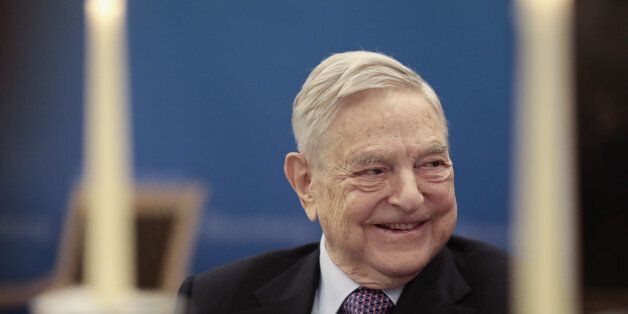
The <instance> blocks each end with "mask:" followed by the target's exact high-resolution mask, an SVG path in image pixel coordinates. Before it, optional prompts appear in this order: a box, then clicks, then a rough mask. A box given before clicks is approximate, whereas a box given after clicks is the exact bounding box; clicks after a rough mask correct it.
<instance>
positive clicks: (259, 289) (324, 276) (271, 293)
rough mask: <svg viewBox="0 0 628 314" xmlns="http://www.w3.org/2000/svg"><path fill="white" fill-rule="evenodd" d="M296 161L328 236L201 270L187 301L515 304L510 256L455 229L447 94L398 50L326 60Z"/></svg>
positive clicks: (441, 308)
mask: <svg viewBox="0 0 628 314" xmlns="http://www.w3.org/2000/svg"><path fill="white" fill-rule="evenodd" d="M292 125H293V129H294V134H295V137H296V141H297V144H298V148H299V152H293V153H289V154H288V155H287V156H286V159H285V165H284V170H285V174H286V177H287V179H288V181H289V182H290V185H291V186H292V188H293V189H294V191H295V192H296V194H297V196H298V197H299V200H300V201H301V204H302V206H303V209H304V210H305V213H306V215H307V217H308V218H309V219H310V220H312V221H318V222H319V223H320V226H321V229H322V230H323V236H322V239H321V241H320V243H315V244H309V245H306V246H303V247H299V248H295V249H291V250H283V251H277V252H271V253H267V254H264V255H261V256H256V257H252V258H249V259H245V260H242V261H238V262H234V263H231V264H228V265H226V266H223V267H220V268H217V269H214V270H212V271H210V272H207V273H204V274H200V275H197V276H192V277H189V278H188V279H187V280H186V281H185V282H184V283H183V285H182V287H181V290H180V295H181V296H182V297H184V298H185V300H186V302H185V303H186V304H187V309H186V313H240V312H242V313H248V312H250V313H324V314H326V313H506V312H507V306H506V305H507V295H506V294H507V290H508V287H507V282H508V281H507V279H508V278H507V271H506V257H505V255H504V254H503V253H502V252H501V251H499V250H498V249H496V248H494V247H492V246H490V245H488V244H484V243H481V242H477V241H473V240H469V239H464V238H461V237H457V236H452V234H453V230H454V228H455V225H456V213H457V207H456V197H455V192H454V168H453V164H452V161H451V159H450V154H449V146H448V140H447V138H448V133H447V122H446V120H445V116H444V113H443V109H442V107H441V104H440V101H439V100H438V97H437V96H436V94H435V93H434V91H433V90H432V88H431V87H430V86H429V85H428V84H427V83H426V82H425V81H424V80H423V79H422V78H421V77H419V76H418V75H417V74H416V73H415V72H413V71H412V70H410V69H409V68H407V67H405V66H404V65H402V64H401V63H399V62H398V61H396V60H394V59H393V58H390V57H388V56H385V55H382V54H379V53H373V52H366V51H355V52H346V53H339V54H335V55H332V56H331V57H329V58H327V59H325V60H323V62H321V63H320V64H319V65H318V66H317V67H316V68H315V69H314V70H313V71H312V73H311V74H310V76H309V77H308V78H307V80H306V82H305V83H304V84H303V87H302V88H301V91H300V92H299V94H298V95H297V97H296V99H295V101H294V104H293V114H292Z"/></svg>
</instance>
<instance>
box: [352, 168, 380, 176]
mask: <svg viewBox="0 0 628 314" xmlns="http://www.w3.org/2000/svg"><path fill="white" fill-rule="evenodd" d="M383 173H384V169H381V168H373V169H366V170H362V171H360V172H358V173H357V175H367V176H377V175H380V174H383Z"/></svg>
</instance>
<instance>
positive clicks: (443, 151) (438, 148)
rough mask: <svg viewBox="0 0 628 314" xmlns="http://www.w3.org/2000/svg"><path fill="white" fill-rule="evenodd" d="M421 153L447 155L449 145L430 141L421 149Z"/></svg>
mask: <svg viewBox="0 0 628 314" xmlns="http://www.w3.org/2000/svg"><path fill="white" fill-rule="evenodd" d="M421 155H424V156H425V155H449V146H447V145H444V144H441V143H430V144H428V145H427V146H426V147H425V148H423V149H421Z"/></svg>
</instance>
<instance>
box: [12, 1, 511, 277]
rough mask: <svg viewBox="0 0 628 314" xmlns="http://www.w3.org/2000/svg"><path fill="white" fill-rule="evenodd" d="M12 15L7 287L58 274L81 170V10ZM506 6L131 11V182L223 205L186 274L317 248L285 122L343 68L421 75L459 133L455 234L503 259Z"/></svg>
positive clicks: (65, 4)
mask: <svg viewBox="0 0 628 314" xmlns="http://www.w3.org/2000/svg"><path fill="white" fill-rule="evenodd" d="M1 6H2V8H0V9H1V10H2V11H3V12H4V13H2V16H3V17H5V19H4V22H1V23H2V26H3V30H2V32H1V34H2V41H3V42H2V45H1V47H0V52H1V54H0V62H1V63H0V68H1V70H0V73H2V77H0V79H1V83H2V84H1V86H0V89H1V90H2V93H1V94H0V97H1V98H0V133H1V135H0V145H1V146H0V171H1V172H0V204H1V206H0V252H2V253H1V254H2V258H1V259H0V282H7V281H12V280H18V279H28V278H35V277H38V276H41V275H43V274H45V273H47V272H49V271H50V270H51V268H52V266H53V262H54V259H55V254H56V249H57V245H58V241H59V234H60V230H61V227H62V223H63V216H64V214H65V210H66V207H67V202H68V195H69V192H70V190H71V188H72V186H73V185H74V184H75V183H76V182H77V181H78V179H79V177H80V171H81V158H82V156H81V154H82V138H81V136H82V114H83V112H82V110H83V109H82V102H83V101H82V97H83V44H84V39H83V35H84V33H83V27H84V25H83V16H82V14H83V11H82V3H81V1H49V2H35V1H17V0H16V1H8V2H3V4H2V5H1ZM511 23H512V20H511V16H510V3H509V2H508V1H500V0H484V1H403V2H402V1H300V2H297V1H288V0H286V1H274V2H266V1H222V2H217V1H153V0H131V1H130V2H129V47H130V64H131V77H132V102H133V131H134V135H133V142H134V145H135V146H134V163H135V175H136V177H137V178H138V179H139V180H140V181H142V180H155V179H157V180H164V181H173V180H174V181H196V182H203V183H205V184H207V185H208V186H209V187H210V189H211V198H210V200H209V203H208V204H207V205H206V206H205V207H204V208H203V217H202V220H201V222H200V231H199V233H198V241H197V247H196V250H195V255H194V258H193V265H192V269H191V270H190V271H193V272H197V271H201V270H205V269H207V268H209V267H212V266H215V265H218V264H222V263H224V262H226V261H228V260H232V259H235V258H238V257H241V256H245V255H250V254H253V253H257V252H261V251H265V250H269V249H272V248H278V247H285V246H290V245H297V244H300V243H304V242H307V241H312V240H316V239H318V237H319V236H320V231H319V228H318V226H317V225H316V224H311V223H309V222H308V221H307V219H306V218H305V215H304V214H303V211H302V210H301V209H300V206H299V203H298V200H297V198H296V197H295V196H294V195H293V193H292V191H291V189H290V187H289V185H288V184H287V182H286V181H285V179H284V177H283V171H282V164H283V157H284V155H285V154H286V153H287V152H289V151H292V150H294V149H295V148H294V147H295V145H294V141H293V138H292V135H291V129H290V107H291V103H292V100H293V98H294V96H295V95H296V93H297V91H298V89H299V88H300V86H301V84H302V83H303V81H304V80H305V78H306V76H307V74H308V73H309V70H310V69H312V68H313V67H314V66H315V65H316V64H317V63H318V62H319V61H320V60H322V59H323V58H325V57H326V56H328V55H329V54H330V53H332V52H341V51H346V50H356V49H367V50H377V51H381V52H384V53H386V54H389V55H392V56H394V57H396V58H397V59H398V60H400V61H401V62H402V63H404V64H406V65H408V66H410V67H412V68H413V69H415V70H416V71H417V72H419V73H420V74H421V75H422V76H423V77H424V78H425V79H426V80H427V81H428V82H430V83H431V84H432V86H433V87H434V88H435V90H436V91H437V93H438V94H439V95H440V97H441V99H442V102H443V104H444V107H445V112H446V114H447V117H448V119H449V121H450V130H451V131H450V132H451V139H450V141H451V146H452V152H453V159H454V163H455V166H456V191H457V196H458V205H459V213H460V214H459V226H458V230H457V232H458V233H460V234H465V235H469V236H472V237H476V238H480V239H483V240H486V241H488V242H492V243H494V244H496V245H498V246H501V247H507V242H508V240H507V232H508V209H507V205H508V195H507V192H508V172H509V165H508V159H509V150H510V148H509V138H510V132H511V121H510V110H511V85H512V73H511V71H512V65H513V64H512V42H513V38H512V29H511V27H512V26H511Z"/></svg>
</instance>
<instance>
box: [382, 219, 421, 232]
mask: <svg viewBox="0 0 628 314" xmlns="http://www.w3.org/2000/svg"><path fill="white" fill-rule="evenodd" d="M424 223H425V221H423V222H420V223H412V224H406V223H392V224H377V225H375V226H377V227H378V228H381V229H386V230H392V231H406V230H413V229H416V228H418V227H420V226H422V225H423V224H424Z"/></svg>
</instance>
